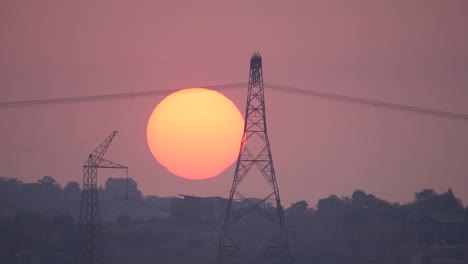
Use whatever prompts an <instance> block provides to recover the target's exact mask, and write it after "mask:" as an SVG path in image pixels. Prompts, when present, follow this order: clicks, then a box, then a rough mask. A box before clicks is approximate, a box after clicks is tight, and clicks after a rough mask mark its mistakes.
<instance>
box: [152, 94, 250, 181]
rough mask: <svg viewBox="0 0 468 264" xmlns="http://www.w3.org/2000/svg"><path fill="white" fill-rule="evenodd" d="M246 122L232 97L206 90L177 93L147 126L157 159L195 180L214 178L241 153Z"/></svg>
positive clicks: (170, 169)
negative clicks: (230, 98)
mask: <svg viewBox="0 0 468 264" xmlns="http://www.w3.org/2000/svg"><path fill="white" fill-rule="evenodd" d="M243 128H244V119H243V118H242V115H241V113H240V112H239V110H238V109H237V107H236V106H235V105H234V103H232V102H231V100H229V99H228V98H227V97H225V96H224V95H222V94H221V93H219V92H216V91H212V90H208V89H204V88H189V89H184V90H181V91H178V92H174V93H172V94H170V95H169V96H167V97H166V98H165V99H164V100H163V101H161V102H160V103H159V104H158V105H157V106H156V108H155V109H154V111H153V113H152V114H151V117H150V119H149V121H148V127H147V131H146V132H147V139H148V145H149V148H150V150H151V152H152V153H153V156H154V157H155V158H156V159H157V160H158V161H159V163H161V165H162V166H164V167H165V168H166V169H167V170H169V171H170V172H171V173H173V174H175V175H177V176H180V177H183V178H187V179H192V180H200V179H208V178H212V177H215V176H216V175H218V174H219V173H221V172H222V171H224V170H225V169H226V168H227V167H229V166H230V165H231V164H233V163H234V161H235V160H236V159H237V155H238V153H239V148H240V142H241V138H242V134H243Z"/></svg>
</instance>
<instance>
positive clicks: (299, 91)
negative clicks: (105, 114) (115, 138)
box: [0, 83, 468, 121]
mask: <svg viewBox="0 0 468 264" xmlns="http://www.w3.org/2000/svg"><path fill="white" fill-rule="evenodd" d="M203 87H204V88H208V89H212V90H217V91H222V90H229V89H235V88H242V87H247V83H233V84H224V85H212V86H203ZM265 87H266V88H269V89H272V90H276V91H279V92H284V93H290V94H296V95H301V96H313V97H319V98H322V99H327V100H333V101H340V102H346V103H356V104H362V105H365V106H370V107H374V108H377V107H379V108H385V109H390V110H396V111H402V112H411V113H417V114H421V115H428V116H433V117H438V118H445V119H451V120H461V121H468V115H467V114H460V113H455V112H448V111H440V110H435V109H431V108H423V107H416V106H411V105H403V104H396V103H389V102H384V101H378V100H372V99H366V98H360V97H354V96H347V95H340V94H334V93H327V92H321V91H314V90H308V89H304V88H297V87H292V86H286V85H278V84H271V83H265ZM179 90H180V89H168V90H158V91H145V92H135V93H116V94H104V95H91V96H81V97H64V98H53V99H40V100H25V101H13V102H3V103H0V109H9V108H22V107H33V106H41V105H53V104H67V103H81V102H97V101H109V100H117V99H131V98H139V97H149V96H161V95H168V94H171V93H173V92H175V91H179Z"/></svg>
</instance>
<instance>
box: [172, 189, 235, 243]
mask: <svg viewBox="0 0 468 264" xmlns="http://www.w3.org/2000/svg"><path fill="white" fill-rule="evenodd" d="M179 196H180V198H179V197H176V198H173V199H172V202H171V207H172V212H173V215H174V216H176V217H181V218H185V219H189V220H193V221H195V222H200V223H203V224H206V225H201V226H200V229H199V231H198V235H197V236H198V238H197V239H198V240H199V241H200V244H203V243H211V244H213V243H215V242H217V241H218V239H219V228H217V227H219V225H221V224H222V223H223V221H224V216H225V213H226V210H227V204H228V200H227V199H224V198H222V197H217V196H216V197H198V196H191V195H182V194H179Z"/></svg>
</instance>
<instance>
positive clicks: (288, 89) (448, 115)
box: [265, 83, 468, 121]
mask: <svg viewBox="0 0 468 264" xmlns="http://www.w3.org/2000/svg"><path fill="white" fill-rule="evenodd" d="M265 87H267V88H270V89H273V90H277V91H280V92H285V93H291V94H297V95H302V96H315V97H319V98H323V99H328V100H334V101H341V102H346V103H356V104H362V105H366V106H371V107H381V108H386V109H390V110H397V111H403V112H412V113H417V114H422V115H429V116H433V117H439V118H445V119H452V120H460V121H468V115H466V114H460V113H455V112H447V111H440V110H435V109H431V108H423V107H416V106H411V105H403V104H395V103H389V102H384V101H377V100H371V99H365V98H360V97H354V96H347V95H340V94H334V93H326V92H320V91H314V90H308V89H303V88H297V87H292V86H285V85H278V84H271V83H265Z"/></svg>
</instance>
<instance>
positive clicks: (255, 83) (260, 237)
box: [216, 53, 292, 264]
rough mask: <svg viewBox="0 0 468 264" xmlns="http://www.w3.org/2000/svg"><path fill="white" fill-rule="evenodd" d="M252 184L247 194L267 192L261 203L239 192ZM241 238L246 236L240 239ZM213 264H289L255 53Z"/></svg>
mask: <svg viewBox="0 0 468 264" xmlns="http://www.w3.org/2000/svg"><path fill="white" fill-rule="evenodd" d="M250 179H256V181H254V182H255V184H253V186H252V185H250V186H249V187H250V188H256V190H257V189H260V187H265V189H266V191H265V192H264V193H263V194H261V195H262V197H260V199H251V198H247V197H246V196H245V195H244V194H243V192H242V187H245V185H246V184H247V183H246V181H249V180H250ZM247 185H249V184H247ZM256 195H258V194H256ZM242 234H243V235H245V236H244V237H242ZM254 240H255V241H254ZM249 251H250V252H249ZM216 262H217V264H225V263H288V264H289V263H292V256H291V251H290V247H289V241H288V235H287V231H286V225H285V221H284V215H283V207H282V206H281V200H280V194H279V190H278V184H277V182H276V176H275V170H274V167H273V159H272V155H271V150H270V142H269V139H268V134H267V125H266V117H265V97H264V89H263V74H262V58H261V56H260V54H259V53H255V54H254V55H253V56H252V58H251V60H250V78H249V87H248V96H247V105H246V114H245V124H244V136H243V138H242V143H241V147H240V151H239V156H238V160H237V165H236V171H235V174H234V179H233V182H232V187H231V192H230V196H229V202H228V207H227V212H226V216H225V220H224V224H223V229H222V233H221V238H220V242H219V247H218V254H217V258H216Z"/></svg>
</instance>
